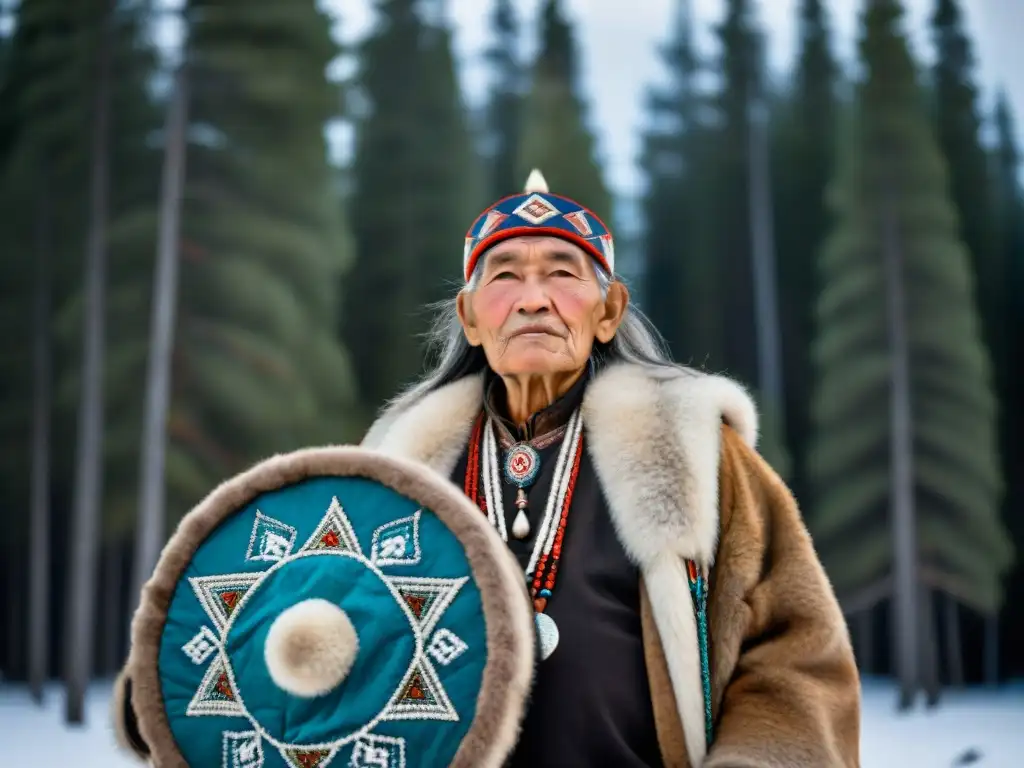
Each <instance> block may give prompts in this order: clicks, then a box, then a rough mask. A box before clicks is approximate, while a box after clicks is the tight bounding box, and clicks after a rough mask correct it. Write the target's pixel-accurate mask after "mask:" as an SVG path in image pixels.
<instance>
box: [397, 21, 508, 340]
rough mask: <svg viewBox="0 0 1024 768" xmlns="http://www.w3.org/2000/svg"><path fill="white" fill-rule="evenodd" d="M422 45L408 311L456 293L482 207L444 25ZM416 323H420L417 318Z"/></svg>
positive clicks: (479, 177) (437, 24)
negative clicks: (415, 247) (413, 266)
mask: <svg viewBox="0 0 1024 768" xmlns="http://www.w3.org/2000/svg"><path fill="white" fill-rule="evenodd" d="M421 45H422V53H421V57H422V58H421V62H422V63H421V68H420V76H421V77H422V85H421V86H420V88H419V90H418V93H417V97H418V99H417V102H416V103H415V104H414V105H413V106H414V107H415V108H416V110H417V112H416V119H415V123H414V124H415V125H417V126H419V131H418V133H417V136H416V139H417V141H418V142H419V144H420V145H421V148H420V150H419V152H418V163H417V164H416V166H414V167H412V168H410V169H409V171H410V179H409V181H410V183H411V184H413V185H414V186H416V187H417V189H418V191H419V193H420V195H421V198H420V199H419V200H418V201H417V203H418V204H417V206H416V219H415V222H416V228H417V232H418V233H419V234H418V237H417V242H418V244H419V256H418V258H417V263H418V266H417V270H416V273H415V274H416V278H415V283H416V285H417V286H418V293H417V297H416V304H415V305H414V306H413V307H412V308H413V309H421V308H423V307H425V306H427V305H428V304H433V303H435V302H438V301H441V300H442V299H445V298H447V297H450V296H451V295H452V293H453V292H454V291H455V290H457V289H458V288H459V287H461V279H462V259H461V258H460V255H461V250H460V247H459V246H460V245H461V244H462V243H463V242H464V238H465V234H466V230H467V229H468V228H469V225H470V224H471V223H472V221H473V218H474V216H476V214H477V213H479V211H480V209H481V208H482V207H483V206H484V205H486V202H484V201H483V198H484V195H483V186H484V176H483V173H482V168H481V166H480V163H479V158H478V156H477V155H476V152H475V151H474V142H473V138H472V136H471V133H470V130H469V126H468V122H467V115H466V109H465V105H464V104H463V101H462V91H461V88H460V87H459V77H458V68H457V67H456V63H455V58H454V56H453V53H452V34H451V29H450V27H449V23H448V21H447V20H446V19H436V20H434V22H433V23H432V24H429V25H427V27H426V28H425V29H424V31H423V40H422V43H421ZM487 202H490V201H487ZM420 318H421V322H422V312H421V314H420ZM421 330H422V329H421Z"/></svg>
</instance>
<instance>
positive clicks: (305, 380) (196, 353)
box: [106, 0, 354, 527]
mask: <svg viewBox="0 0 1024 768" xmlns="http://www.w3.org/2000/svg"><path fill="white" fill-rule="evenodd" d="M184 19H185V26H186V30H187V32H186V41H187V42H186V45H185V49H184V51H183V55H184V58H185V62H186V64H187V67H188V70H189V74H190V83H191V87H190V95H191V99H190V103H189V118H190V120H189V122H190V132H189V143H188V146H187V150H186V151H187V165H186V177H185V185H184V194H183V203H182V220H181V234H180V257H179V259H180V266H179V269H180V275H179V306H178V311H177V316H178V319H177V324H176V330H175V339H174V350H173V384H172V390H171V402H170V414H169V417H168V422H167V433H168V445H167V454H166V466H165V483H166V498H167V509H168V510H169V514H168V517H169V518H170V521H171V522H172V523H173V522H174V521H175V520H176V519H177V518H178V517H180V515H182V514H183V513H185V512H186V511H187V510H188V509H189V508H190V507H191V506H192V505H193V504H194V503H195V502H196V501H198V500H199V499H200V498H201V497H202V496H204V495H205V494H206V493H208V492H209V491H210V489H211V488H213V487H214V486H215V485H216V484H217V483H219V482H221V481H222V480H223V479H224V478H225V477H230V476H231V475H232V474H234V473H236V472H238V471H240V470H241V469H243V468H245V467H246V466H248V465H250V464H251V463H253V462H254V461H256V460H258V459H260V458H263V457H265V456H267V455H271V454H273V453H276V452H280V451H286V450H292V449H295V448H299V447H303V446H306V445H310V444H316V443H321V442H325V441H328V440H330V441H343V440H345V439H348V438H351V437H354V432H353V431H351V424H350V423H348V417H349V415H350V413H349V410H350V408H351V406H352V402H353V398H354V388H353V384H352V381H351V372H350V370H349V364H348V360H347V356H346V354H345V352H344V350H343V348H341V347H340V345H339V344H338V342H337V341H336V328H337V310H338V303H339V302H338V290H339V288H338V286H339V281H340V277H341V274H342V272H343V270H344V269H345V267H346V265H347V263H348V260H349V258H350V253H349V251H348V249H347V247H346V238H345V231H344V222H343V220H342V218H341V216H340V213H339V211H340V206H339V204H338V198H337V196H336V195H335V193H334V190H333V178H332V172H331V168H330V166H329V164H328V160H327V150H326V144H325V139H324V135H323V129H324V125H325V123H326V122H327V121H328V120H329V119H331V118H332V117H334V116H335V115H336V114H337V112H338V110H339V102H340V96H339V94H338V92H337V89H336V87H335V86H333V85H332V84H331V83H329V82H328V81H327V79H326V76H325V70H326V67H327V65H328V63H329V62H330V61H331V60H332V59H333V58H334V55H335V52H336V47H335V45H334V43H333V42H332V40H331V38H330V33H329V22H328V20H327V18H326V17H325V16H324V15H323V14H322V13H321V12H320V11H318V10H317V8H316V4H315V3H314V2H312V0H310V2H308V3H303V4H301V5H295V4H291V5H289V7H288V8H287V9H285V8H282V7H277V6H273V5H267V4H262V3H261V4H252V3H246V2H242V1H241V0H238V1H237V2H235V1H234V0H232V2H224V1H223V0H220V1H219V2H213V1H212V0H192V1H191V2H190V3H189V4H188V5H187V6H186V9H185V17H184ZM254 40H258V41H259V46H258V47H256V46H254V44H253V41H254ZM159 117H162V115H160V116H159ZM158 125H160V126H162V121H159V122H158ZM161 133H162V131H161ZM157 168H159V165H157ZM158 195H159V181H158V177H157V178H156V180H155V182H154V184H153V186H152V190H151V192H150V195H149V198H148V199H149V201H150V206H151V210H150V212H149V213H148V218H147V220H148V224H147V226H148V227H149V228H150V229H151V230H152V231H154V232H155V206H156V201H157V199H158ZM140 226H141V223H140ZM154 256H155V242H154V241H153V240H150V243H149V246H148V248H147V251H146V254H145V259H144V261H143V259H142V258H141V257H140V258H139V259H138V260H137V262H136V264H137V266H136V268H135V269H134V270H131V269H129V267H128V265H127V264H122V265H121V266H120V268H119V269H118V270H117V271H118V275H119V277H120V279H121V280H122V281H123V283H122V285H123V288H122V289H121V290H122V291H123V301H124V304H123V311H124V313H125V314H123V315H119V317H120V318H121V320H120V322H112V323H111V325H112V326H113V327H116V326H119V325H121V326H127V327H123V328H122V331H123V334H124V337H125V338H124V339H123V340H122V342H121V343H120V344H119V346H120V347H121V349H122V351H121V354H120V355H119V361H118V371H119V372H118V375H117V376H109V378H110V379H111V381H110V385H109V386H108V391H107V396H108V398H112V399H115V400H117V401H118V402H120V403H122V404H123V406H122V407H121V408H119V409H118V410H117V411H115V412H112V414H111V419H112V423H111V424H110V430H109V434H108V438H107V442H106V452H107V460H108V463H110V464H111V465H113V466H119V467H122V468H127V469H126V470H122V471H123V472H125V473H126V474H127V472H130V473H131V475H130V477H125V478H123V479H122V480H121V481H120V482H118V483H117V484H116V485H115V486H114V487H112V488H111V493H110V494H109V495H108V499H107V507H108V510H109V513H110V515H111V516H112V518H113V520H114V521H116V523H117V524H119V525H121V526H123V527H128V526H130V525H132V521H133V520H134V518H135V516H136V512H137V507H138V490H137V485H136V483H137V472H138V454H139V440H140V425H141V408H142V399H143V398H142V396H143V393H142V391H141V389H142V387H140V385H139V382H142V381H145V376H146V365H147V349H148V344H149V319H150V314H149V302H150V301H151V295H152V264H153V259H154ZM125 258H126V259H127V258H128V257H127V256H125ZM111 298H112V300H113V299H114V291H112V296H111ZM128 317H131V318H132V320H131V322H130V323H129V321H128ZM112 346H113V340H112ZM108 373H109V372H108Z"/></svg>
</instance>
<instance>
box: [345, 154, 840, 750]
mask: <svg viewBox="0 0 1024 768" xmlns="http://www.w3.org/2000/svg"><path fill="white" fill-rule="evenodd" d="M614 269H615V261H614V249H613V241H612V236H611V233H610V232H609V231H608V230H607V228H606V227H605V225H604V224H603V223H602V222H601V221H600V219H598V217H597V216H595V215H594V214H593V213H592V212H591V211H589V210H587V209H586V208H584V207H582V206H581V205H579V204H578V203H576V202H574V201H572V200H569V199H567V198H564V197H561V196H558V195H554V194H551V193H550V192H549V191H548V189H547V185H546V183H545V182H544V180H543V177H542V176H541V175H540V174H539V173H538V172H536V171H535V172H534V173H533V174H531V177H530V180H529V181H528V183H527V188H526V191H525V193H524V194H522V195H517V196H513V197H510V198H507V199H505V200H502V201H499V202H498V203H496V204H495V205H494V206H492V207H491V208H490V209H489V210H487V211H485V212H484V213H483V214H481V216H480V217H479V218H478V219H477V221H476V222H475V223H474V225H473V227H472V228H471V230H470V232H469V233H468V237H467V238H466V245H465V255H464V271H465V280H466V285H465V287H464V288H463V289H462V290H461V291H460V292H459V294H458V296H457V297H456V298H455V300H454V301H453V303H452V305H451V307H450V308H449V309H448V311H447V313H446V314H445V315H444V317H443V318H441V321H440V324H439V326H438V328H439V332H438V338H437V340H438V341H439V343H440V347H441V349H440V355H439V362H438V364H437V367H436V368H434V369H433V370H432V371H430V372H429V373H428V374H427V375H426V376H425V377H424V379H423V380H422V381H420V382H419V383H417V384H416V385H415V386H413V387H411V388H410V389H409V390H408V391H407V392H405V393H404V394H403V395H401V396H400V397H398V398H397V399H396V400H395V401H394V402H393V403H392V404H391V406H390V407H389V408H388V409H387V410H386V411H385V413H384V414H383V415H382V416H381V418H380V419H379V420H378V422H377V423H376V424H375V425H374V426H373V428H372V429H371V430H370V432H369V434H368V435H367V436H366V438H365V440H364V443H363V444H364V445H365V446H368V447H374V448H377V449H379V450H382V451H385V452H390V453H393V454H396V455H402V456H405V457H407V458H413V459H416V460H418V461H421V462H425V463H427V464H429V465H431V466H433V467H434V468H436V469H438V470H440V471H441V472H443V473H445V474H447V475H449V476H450V477H451V478H452V479H453V480H454V481H455V482H456V483H457V484H458V485H459V486H461V487H462V488H464V490H465V492H466V494H467V495H469V497H470V498H471V499H473V500H474V501H475V502H476V503H477V504H478V505H479V507H480V509H481V510H482V512H483V513H485V514H486V515H487V517H488V519H489V520H490V522H491V523H492V524H493V525H494V526H495V527H496V528H497V530H498V532H499V533H500V534H501V536H502V538H504V539H505V540H506V541H507V542H508V546H509V548H510V549H511V551H512V552H513V553H514V554H515V556H516V557H517V558H518V560H519V562H520V563H521V565H522V567H523V569H524V571H525V575H526V580H527V584H528V586H529V589H530V592H531V595H532V597H533V599H534V608H535V611H536V620H537V628H538V635H539V638H540V656H541V661H540V662H539V666H538V670H537V674H536V682H535V689H534V693H533V696H532V703H531V706H530V709H529V711H528V714H527V716H526V720H525V723H524V725H523V728H522V733H521V736H520V739H519V742H518V746H517V747H516V750H515V753H514V754H513V757H512V761H511V763H512V764H513V765H516V766H532V767H533V768H539V767H540V766H552V767H554V766H559V767H561V766H565V767H571V766H603V765H608V766H619V767H625V766H655V765H670V766H705V767H706V768H726V767H727V766H728V767H730V768H740V766H743V767H744V768H746V767H748V766H749V767H753V766H787V767H789V766H793V767H796V766H807V768H811V767H812V766H813V768H825V767H826V766H856V765H858V764H859V758H858V742H859V718H860V700H859V695H860V693H859V691H860V689H859V681H858V675H857V669H856V666H855V664H854V659H853V653H852V650H851V645H850V641H849V635H848V632H847V629H846V626H845V623H844V621H843V617H842V614H841V613H840V610H839V606H838V604H837V602H836V599H835V596H834V594H833V592H832V589H831V586H830V584H829V582H828V580H827V578H826V576H825V573H824V572H823V570H822V568H821V565H820V564H819V562H818V560H817V558H816V556H815V553H814V549H813V547H812V544H811V540H810V538H809V537H808V534H807V531H806V529H805V527H804V524H803V522H802V521H801V518H800V514H799V512H798V510H797V507H796V505H795V503H794V501H793V498H792V496H791V495H790V493H789V492H788V490H787V488H786V487H785V486H784V484H783V483H782V482H781V481H780V480H779V478H778V477H777V476H776V475H775V473H774V472H773V471H772V470H771V468H770V467H769V466H768V465H767V464H766V463H765V462H764V461H763V460H762V459H761V458H760V456H758V454H757V453H756V452H755V450H754V444H755V441H756V436H757V414H756V411H755V408H754V405H753V403H752V402H751V400H750V398H749V397H748V396H747V394H746V393H745V392H744V390H743V389H742V388H741V387H740V386H738V385H737V384H735V383H733V382H731V381H729V380H727V379H724V378H720V377H717V376H709V375H704V374H701V373H698V372H696V371H692V370H689V369H686V368H683V367H681V366H678V365H676V364H674V363H672V362H671V361H670V360H669V359H668V357H667V356H666V355H665V354H664V353H663V352H662V348H663V347H662V345H661V344H659V342H658V336H657V334H656V332H654V331H653V329H651V328H650V326H649V325H648V324H646V322H645V320H644V319H643V317H642V316H641V315H640V313H639V312H637V311H636V310H635V309H634V308H632V307H631V305H630V303H629V294H628V292H627V290H626V287H625V286H624V285H623V284H622V283H621V282H619V281H618V280H616V278H615V272H614Z"/></svg>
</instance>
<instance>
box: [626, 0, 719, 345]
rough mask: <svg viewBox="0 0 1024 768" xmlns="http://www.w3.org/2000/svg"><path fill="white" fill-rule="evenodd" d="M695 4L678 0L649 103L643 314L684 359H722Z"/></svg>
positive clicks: (687, 0) (645, 169) (643, 165)
mask: <svg viewBox="0 0 1024 768" xmlns="http://www.w3.org/2000/svg"><path fill="white" fill-rule="evenodd" d="M689 6H690V3H689V0H679V2H678V5H677V13H676V21H675V27H674V29H673V32H672V38H671V40H670V42H669V43H668V44H667V45H666V46H665V48H664V50H663V51H662V59H663V60H664V63H665V67H666V69H667V70H668V75H669V80H668V84H667V85H666V86H664V87H663V88H659V89H652V90H651V91H650V93H649V95H648V99H647V111H648V114H649V118H648V123H649V126H650V127H649V128H648V129H647V131H646V132H645V134H644V145H643V155H642V167H643V170H644V173H645V175H646V177H647V192H646V195H645V197H644V201H643V210H644V219H645V221H644V228H645V231H644V238H643V248H644V254H645V259H646V270H645V275H644V278H645V290H644V295H645V297H646V301H645V303H644V310H645V311H646V312H647V314H648V316H649V317H650V318H651V320H652V321H653V323H654V325H655V326H656V327H657V328H658V330H659V331H661V333H662V335H663V336H664V337H665V339H666V341H667V342H668V343H669V346H670V347H671V349H672V351H673V354H674V355H675V356H676V357H677V358H678V359H692V358H696V359H697V362H698V364H699V363H700V362H701V361H703V360H705V359H707V357H708V356H711V357H713V358H715V359H718V358H719V357H720V355H721V353H720V340H719V339H718V338H717V337H716V330H717V328H718V325H719V315H720V313H719V310H718V307H717V302H716V298H717V295H718V291H717V285H718V283H717V274H716V263H715V260H714V259H711V258H708V252H707V249H706V248H705V247H704V246H705V242H704V240H703V239H702V236H705V237H706V234H707V231H708V227H707V216H706V212H705V209H704V208H703V207H702V206H703V205H704V204H705V200H706V196H705V195H704V194H702V191H701V190H702V187H703V183H704V181H705V179H706V178H707V177H706V175H705V174H707V173H708V172H709V171H710V169H709V168H707V167H706V163H705V162H704V158H705V153H703V152H702V151H701V150H702V149H703V148H704V146H705V145H706V143H707V141H708V129H707V126H706V125H704V124H703V123H702V122H701V121H700V119H699V113H700V107H701V105H702V103H703V97H702V94H701V93H700V92H699V91H698V88H697V78H698V75H699V62H698V60H697V55H696V51H695V49H694V42H693V25H692V20H691V11H690V7H689Z"/></svg>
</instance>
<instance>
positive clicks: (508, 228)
mask: <svg viewBox="0 0 1024 768" xmlns="http://www.w3.org/2000/svg"><path fill="white" fill-rule="evenodd" d="M530 235H534V236H536V235H546V236H548V237H557V238H561V239H562V240H567V241H569V242H570V243H573V244H575V245H578V246H579V247H580V248H582V249H583V250H584V251H586V252H587V253H589V254H590V255H591V256H593V257H594V259H595V260H596V261H597V263H598V264H600V265H601V267H603V268H604V269H605V271H607V272H608V274H613V273H614V272H615V243H614V241H613V240H612V233H611V231H610V230H609V229H608V227H607V226H605V223H604V222H603V221H601V219H599V218H598V217H597V215H596V214H595V213H594V212H593V211H591V210H590V209H588V208H584V207H583V206H582V205H580V204H579V203H577V202H576V201H575V200H570V199H569V198H568V197H562V196H561V195H555V194H552V193H551V192H550V191H549V190H548V184H547V182H546V181H545V180H544V176H543V175H542V174H541V172H540V171H538V170H534V171H532V172H531V173H530V177H529V178H528V179H527V180H526V188H525V190H524V191H523V193H522V194H520V195H512V196H511V197H506V198H504V199H502V200H499V201H498V202H496V203H495V204H494V205H492V206H491V207H490V208H488V209H487V210H486V211H484V212H483V213H481V214H480V216H478V217H477V219H476V221H474V222H473V226H472V227H470V228H469V232H467V233H466V247H465V251H464V253H463V257H462V266H463V271H464V273H465V278H466V280H467V281H468V280H469V279H470V277H471V276H472V275H473V270H474V269H475V268H476V265H477V262H478V261H479V260H480V256H481V255H482V254H483V253H484V252H485V251H487V249H488V248H491V247H492V246H495V245H497V244H498V243H500V242H502V241H503V240H508V239H509V238H513V237H524V236H530Z"/></svg>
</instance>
